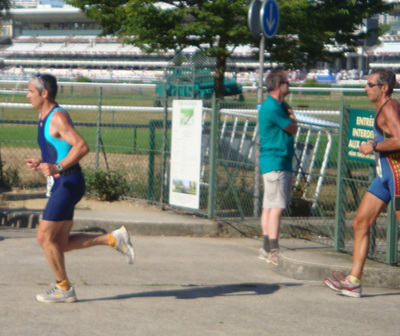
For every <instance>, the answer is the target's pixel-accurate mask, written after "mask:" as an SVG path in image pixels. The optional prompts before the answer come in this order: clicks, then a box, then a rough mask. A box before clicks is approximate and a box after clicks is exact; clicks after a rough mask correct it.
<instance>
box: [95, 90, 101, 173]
mask: <svg viewBox="0 0 400 336" xmlns="http://www.w3.org/2000/svg"><path fill="white" fill-rule="evenodd" d="M102 97H103V88H102V87H101V86H100V87H99V99H98V108H97V122H96V155H95V169H96V171H97V170H98V169H99V152H100V127H101V103H102Z"/></svg>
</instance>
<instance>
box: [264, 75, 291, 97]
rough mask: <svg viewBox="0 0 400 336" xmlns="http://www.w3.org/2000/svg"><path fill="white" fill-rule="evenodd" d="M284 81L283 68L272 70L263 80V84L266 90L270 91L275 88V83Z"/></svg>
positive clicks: (285, 78) (285, 79)
mask: <svg viewBox="0 0 400 336" xmlns="http://www.w3.org/2000/svg"><path fill="white" fill-rule="evenodd" d="M285 81H287V76H286V74H285V72H284V71H283V70H274V71H272V72H271V73H270V74H269V75H268V77H267V79H266V81H265V86H266V87H267V91H268V92H270V91H272V90H274V89H275V87H276V84H280V83H282V82H285Z"/></svg>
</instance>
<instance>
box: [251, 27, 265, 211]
mask: <svg viewBox="0 0 400 336" xmlns="http://www.w3.org/2000/svg"><path fill="white" fill-rule="evenodd" d="M264 50H265V37H264V35H261V41H260V56H259V59H260V73H259V79H258V91H257V109H258V111H260V107H261V104H262V102H263V98H264V97H263V95H264V90H263V86H264ZM255 146H256V151H255V167H254V192H253V196H254V197H253V216H254V217H259V216H260V194H261V193H260V189H261V188H260V176H261V173H260V165H259V160H260V158H259V157H260V137H259V136H257V138H256V143H255Z"/></svg>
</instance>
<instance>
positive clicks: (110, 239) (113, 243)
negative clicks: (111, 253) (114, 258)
mask: <svg viewBox="0 0 400 336" xmlns="http://www.w3.org/2000/svg"><path fill="white" fill-rule="evenodd" d="M107 236H108V246H111V247H112V248H115V246H116V245H117V240H116V239H115V237H114V235H113V234H112V233H109V234H108V235H107Z"/></svg>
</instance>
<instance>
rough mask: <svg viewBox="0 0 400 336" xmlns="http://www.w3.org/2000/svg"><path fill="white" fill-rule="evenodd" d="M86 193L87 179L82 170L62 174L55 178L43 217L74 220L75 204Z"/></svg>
mask: <svg viewBox="0 0 400 336" xmlns="http://www.w3.org/2000/svg"><path fill="white" fill-rule="evenodd" d="M84 193H85V179H84V177H83V174H82V173H81V172H77V173H73V174H68V175H61V176H60V177H59V178H56V179H54V186H53V189H52V192H51V196H50V198H49V201H48V202H47V204H46V207H45V209H44V212H43V219H44V220H47V221H53V222H59V221H64V220H72V218H73V217H74V208H75V205H76V204H77V203H78V202H79V201H80V200H81V198H82V196H83V195H84Z"/></svg>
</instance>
